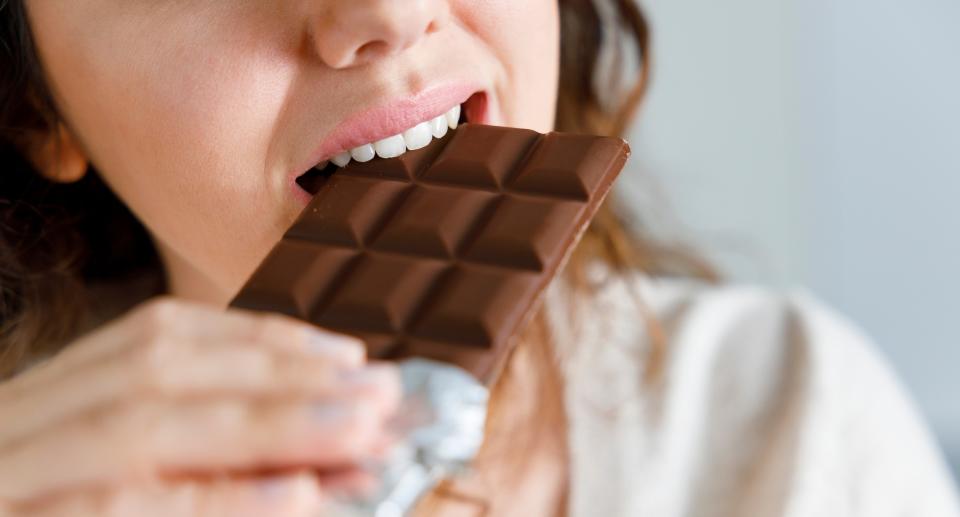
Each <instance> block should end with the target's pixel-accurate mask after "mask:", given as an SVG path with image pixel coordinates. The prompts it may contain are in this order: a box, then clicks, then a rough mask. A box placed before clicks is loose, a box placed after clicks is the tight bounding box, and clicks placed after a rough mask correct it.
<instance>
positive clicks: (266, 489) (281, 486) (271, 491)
mask: <svg viewBox="0 0 960 517" xmlns="http://www.w3.org/2000/svg"><path fill="white" fill-rule="evenodd" d="M257 490H258V491H259V492H260V495H261V496H262V497H265V498H267V499H279V498H280V497H281V496H282V495H283V494H284V492H286V491H287V480H286V478H283V477H272V478H267V479H264V480H262V481H259V482H257Z"/></svg>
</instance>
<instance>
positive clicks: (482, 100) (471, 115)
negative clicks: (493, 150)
mask: <svg viewBox="0 0 960 517" xmlns="http://www.w3.org/2000/svg"><path fill="white" fill-rule="evenodd" d="M461 109H463V111H464V117H466V119H467V120H468V121H470V122H471V123H473V124H487V123H489V121H490V112H489V100H488V98H487V93H486V92H476V93H474V94H473V95H471V96H470V97H469V98H468V99H467V100H466V101H464V103H463V104H462V105H461ZM297 177H299V175H298V176H295V177H294V178H293V180H292V181H291V182H290V184H291V188H293V196H294V198H295V199H296V200H297V202H298V203H299V204H301V205H302V206H306V205H307V204H309V203H310V200H311V199H313V194H311V193H309V192H307V191H306V190H304V189H303V188H302V187H301V186H300V185H299V184H298V183H297V181H296V179H297Z"/></svg>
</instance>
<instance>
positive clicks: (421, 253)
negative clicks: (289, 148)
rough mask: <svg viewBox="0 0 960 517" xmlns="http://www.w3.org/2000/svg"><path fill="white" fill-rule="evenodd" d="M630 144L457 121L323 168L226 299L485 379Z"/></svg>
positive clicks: (378, 350) (376, 350) (388, 355)
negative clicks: (415, 140)
mask: <svg viewBox="0 0 960 517" xmlns="http://www.w3.org/2000/svg"><path fill="white" fill-rule="evenodd" d="M629 153H630V150H629V146H628V145H627V143H626V142H624V141H623V140H621V139H618V138H609V137H598V136H589V135H575V134H565V133H556V132H554V133H548V134H540V133H537V132H534V131H530V130H526V129H514V128H505V127H494V126H482V125H475V124H465V125H462V126H460V128H459V129H457V130H456V131H453V132H451V133H450V134H448V135H447V136H446V137H444V138H443V139H440V140H435V141H434V142H433V143H432V144H431V145H429V146H427V147H425V148H423V149H418V150H416V151H408V152H406V153H405V154H403V155H401V156H399V157H397V158H391V159H386V160H383V159H374V160H371V161H369V162H366V163H359V162H356V161H353V162H350V164H348V165H347V166H346V167H344V168H343V169H340V170H338V171H336V172H335V173H334V174H333V175H331V176H330V177H329V178H326V179H324V180H323V182H324V183H323V185H322V186H320V188H319V191H318V192H317V194H316V195H315V196H314V197H313V199H312V200H311V202H310V204H309V205H308V206H307V207H306V208H305V209H304V210H303V212H302V213H301V215H300V216H299V218H298V219H297V221H296V222H295V223H294V224H293V226H291V227H290V229H289V230H288V231H287V232H286V234H285V235H284V236H283V239H282V240H281V241H280V242H279V243H278V244H277V245H276V246H275V247H274V248H273V250H271V251H270V253H269V254H268V256H267V257H266V259H264V261H263V263H262V264H261V265H260V266H259V268H257V270H256V271H255V272H254V273H253V276H252V277H251V278H250V279H249V280H248V281H247V283H246V285H245V286H244V287H243V288H242V289H241V291H240V292H239V294H238V295H237V296H236V298H235V299H234V300H233V302H232V303H231V305H232V306H235V307H242V308H247V309H253V310H263V311H276V312H280V313H284V314H288V315H290V316H294V317H296V318H300V319H302V320H305V321H308V322H311V323H314V324H316V325H319V326H321V327H324V328H327V329H330V330H334V331H338V332H343V333H346V334H352V335H355V336H358V337H360V338H362V339H363V340H364V341H365V342H366V344H367V348H368V354H369V356H370V357H372V358H382V359H399V358H404V357H410V356H421V357H426V358H430V359H435V360H440V361H446V362H450V363H453V364H456V365H458V366H461V367H463V368H465V369H467V370H468V371H470V372H472V373H473V374H474V375H476V376H477V377H478V378H480V379H481V380H484V381H489V380H490V379H492V378H493V376H494V375H495V374H496V372H497V370H498V368H499V366H500V363H502V361H503V359H504V358H505V357H506V355H507V352H508V351H509V350H510V348H511V347H512V346H513V344H514V343H513V342H514V341H515V340H516V335H517V334H518V332H519V331H520V330H521V328H522V327H523V325H525V323H526V322H527V321H528V320H529V319H530V317H531V316H532V313H533V311H534V310H535V309H536V306H537V305H538V303H539V300H540V298H541V297H542V293H543V291H544V290H545V288H546V286H547V285H548V283H549V282H550V280H551V279H552V278H553V276H554V275H555V274H556V273H557V272H558V271H559V270H560V269H561V268H562V267H563V264H564V263H565V262H566V260H567V259H568V258H569V256H570V253H571V251H572V249H573V247H574V246H575V244H576V243H577V241H578V240H579V239H580V237H581V236H582V234H583V232H584V230H585V229H586V227H587V225H588V224H589V222H590V220H591V219H592V218H593V216H594V214H595V213H596V211H597V209H598V208H599V206H600V203H601V202H602V201H603V199H604V198H605V196H606V195H607V192H608V191H609V190H610V186H611V185H612V183H613V181H614V180H615V179H616V177H617V175H618V174H619V173H620V170H621V169H622V168H623V165H624V163H625V161H626V159H627V157H628V155H629Z"/></svg>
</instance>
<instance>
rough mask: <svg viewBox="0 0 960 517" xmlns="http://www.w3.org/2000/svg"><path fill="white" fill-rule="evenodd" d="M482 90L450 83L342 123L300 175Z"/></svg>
mask: <svg viewBox="0 0 960 517" xmlns="http://www.w3.org/2000/svg"><path fill="white" fill-rule="evenodd" d="M479 89H480V88H479V87H478V86H477V85H476V84H471V83H449V84H441V85H436V86H433V87H430V88H426V89H424V90H421V91H419V92H416V93H414V94H412V95H408V96H402V97H396V98H392V99H389V100H387V101H385V102H383V103H381V104H379V105H377V106H373V107H371V108H367V109H365V110H363V111H360V112H357V113H354V114H353V115H351V116H349V117H347V118H345V119H344V120H343V121H341V122H340V123H339V124H337V126H336V127H335V128H333V130H331V131H330V132H329V133H327V134H326V136H324V137H323V139H322V140H321V141H320V144H319V145H318V146H317V147H316V148H315V149H314V151H313V153H311V154H310V158H309V160H310V161H309V162H308V163H306V164H304V166H303V167H302V168H301V170H300V171H299V172H298V173H297V174H301V173H303V172H304V171H305V170H309V169H310V168H311V167H313V166H314V165H316V164H317V163H319V162H320V161H321V160H326V159H329V158H330V157H331V156H333V155H334V154H336V153H338V152H341V151H349V150H350V149H352V148H354V147H357V146H360V145H363V144H368V143H373V142H376V141H377V140H381V139H384V138H387V137H390V136H393V135H397V134H400V133H402V132H403V131H405V130H407V129H410V128H411V127H413V126H415V125H417V124H419V123H421V122H426V121H428V120H430V119H432V118H436V117H437V116H439V115H442V114H444V113H445V112H446V111H448V110H449V109H450V108H452V107H454V106H456V105H457V104H462V103H463V102H464V101H466V100H467V98H468V97H470V95H471V94H473V93H474V92H476V91H478V90H479Z"/></svg>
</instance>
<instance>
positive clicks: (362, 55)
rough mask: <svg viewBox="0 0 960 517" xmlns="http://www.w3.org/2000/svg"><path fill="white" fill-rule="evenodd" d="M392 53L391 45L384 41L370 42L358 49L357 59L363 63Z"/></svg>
mask: <svg viewBox="0 0 960 517" xmlns="http://www.w3.org/2000/svg"><path fill="white" fill-rule="evenodd" d="M389 51H390V44H389V43H387V42H386V41H383V40H375V41H368V42H366V43H364V44H363V45H361V46H360V48H358V49H357V53H356V55H357V58H359V60H360V61H361V62H364V61H368V60H371V59H375V58H377V57H380V56H383V55H386V54H387V53H389Z"/></svg>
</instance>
